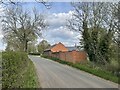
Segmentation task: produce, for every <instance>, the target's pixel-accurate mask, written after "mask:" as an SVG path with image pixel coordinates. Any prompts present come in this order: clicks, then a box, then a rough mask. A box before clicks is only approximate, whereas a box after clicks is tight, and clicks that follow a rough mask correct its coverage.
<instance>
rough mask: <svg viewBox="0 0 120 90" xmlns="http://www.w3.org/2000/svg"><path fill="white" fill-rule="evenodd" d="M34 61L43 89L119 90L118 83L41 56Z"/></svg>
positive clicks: (33, 57)
mask: <svg viewBox="0 0 120 90" xmlns="http://www.w3.org/2000/svg"><path fill="white" fill-rule="evenodd" d="M29 58H30V59H31V60H32V61H33V63H34V65H35V68H36V71H37V75H38V78H39V82H40V85H41V87H42V88H118V85H117V84H116V83H113V82H110V81H107V80H104V79H101V78H99V77H96V76H94V75H91V74H89V73H86V72H84V71H80V70H77V69H75V68H72V67H69V66H67V65H63V64H60V63H57V62H54V61H51V60H48V59H44V58H41V57H39V56H32V55H31V56H29Z"/></svg>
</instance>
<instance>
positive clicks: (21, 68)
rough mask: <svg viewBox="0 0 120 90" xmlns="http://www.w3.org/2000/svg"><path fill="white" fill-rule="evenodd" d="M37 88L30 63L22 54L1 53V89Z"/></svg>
mask: <svg viewBox="0 0 120 90" xmlns="http://www.w3.org/2000/svg"><path fill="white" fill-rule="evenodd" d="M32 87H37V77H36V73H35V69H34V65H33V63H32V61H30V60H29V58H28V56H27V54H26V53H24V52H3V53H2V88H32Z"/></svg>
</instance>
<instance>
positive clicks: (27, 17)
mask: <svg viewBox="0 0 120 90" xmlns="http://www.w3.org/2000/svg"><path fill="white" fill-rule="evenodd" d="M5 13H6V14H5V15H6V16H5V17H4V19H3V20H2V26H3V27H2V30H3V32H4V35H5V38H6V40H7V41H9V42H11V41H10V38H11V40H13V39H14V38H15V39H16V40H17V41H18V42H20V43H22V45H23V50H24V51H26V52H27V44H28V42H29V41H33V40H35V38H37V37H38V36H41V30H43V29H45V28H46V27H47V23H46V21H45V19H44V16H43V15H42V14H40V13H39V12H38V11H37V10H36V9H34V10H33V14H30V12H28V11H24V10H23V8H22V7H20V6H17V7H14V6H13V7H9V8H7V9H6V12H5Z"/></svg>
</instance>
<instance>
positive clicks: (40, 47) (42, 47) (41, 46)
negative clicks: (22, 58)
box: [37, 40, 51, 54]
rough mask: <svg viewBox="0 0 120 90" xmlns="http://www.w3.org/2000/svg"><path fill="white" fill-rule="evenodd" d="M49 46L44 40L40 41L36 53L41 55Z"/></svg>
mask: <svg viewBox="0 0 120 90" xmlns="http://www.w3.org/2000/svg"><path fill="white" fill-rule="evenodd" d="M50 46H51V45H50V44H49V43H48V42H47V41H46V40H42V41H41V42H40V43H39V44H38V46H37V47H38V52H40V53H41V54H42V53H43V52H44V50H45V49H47V48H49V47H50Z"/></svg>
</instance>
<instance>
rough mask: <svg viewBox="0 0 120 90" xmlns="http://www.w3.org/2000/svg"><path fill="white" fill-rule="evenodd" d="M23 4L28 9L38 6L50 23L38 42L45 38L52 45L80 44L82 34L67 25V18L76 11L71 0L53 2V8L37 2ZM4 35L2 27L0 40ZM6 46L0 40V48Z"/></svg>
mask: <svg viewBox="0 0 120 90" xmlns="http://www.w3.org/2000/svg"><path fill="white" fill-rule="evenodd" d="M22 5H23V7H24V9H26V10H32V8H33V7H36V8H37V9H38V10H39V11H40V12H41V13H42V14H44V16H45V18H46V20H47V22H48V23H49V28H48V29H47V30H44V31H42V34H43V38H39V39H38V42H40V41H41V40H42V39H45V40H47V41H48V42H49V43H50V44H51V45H53V44H55V43H58V42H62V43H63V44H65V46H74V45H75V44H77V45H78V44H79V37H80V34H79V33H78V32H75V31H70V30H69V29H68V28H67V27H66V24H67V19H70V18H71V17H72V13H73V12H74V9H73V7H72V6H71V4H70V3H69V2H52V3H51V5H52V6H51V9H46V8H45V6H44V5H41V4H39V3H35V2H31V3H30V2H27V3H23V4H22ZM0 8H1V6H0ZM1 12H2V8H1V9H0V13H1ZM2 37H3V35H2V32H1V29H0V41H1V39H2ZM4 48H5V45H3V42H0V50H2V49H4Z"/></svg>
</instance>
